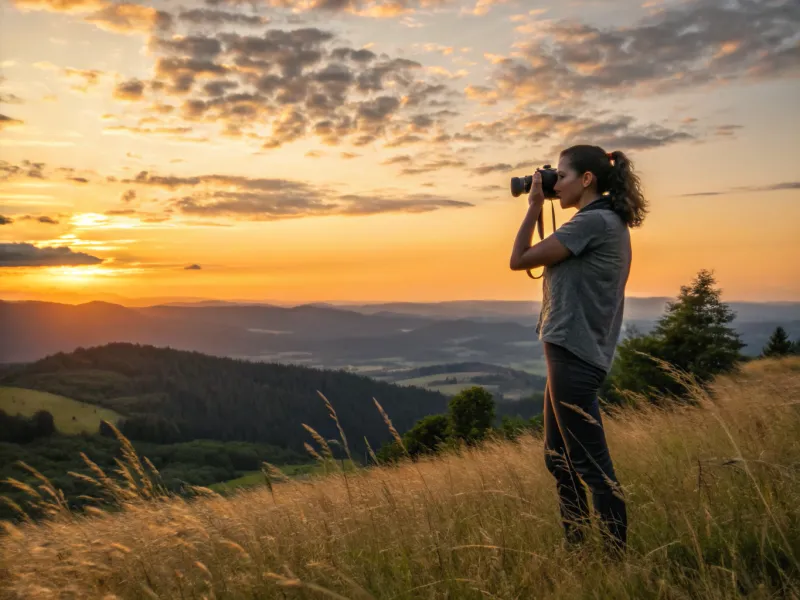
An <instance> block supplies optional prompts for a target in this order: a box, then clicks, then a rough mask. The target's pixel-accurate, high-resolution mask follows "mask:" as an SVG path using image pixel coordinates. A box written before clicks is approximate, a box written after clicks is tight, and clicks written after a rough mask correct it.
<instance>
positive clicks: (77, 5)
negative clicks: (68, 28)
mask: <svg viewBox="0 0 800 600" xmlns="http://www.w3.org/2000/svg"><path fill="white" fill-rule="evenodd" d="M11 3H12V4H13V5H14V6H16V7H17V8H21V9H23V10H47V11H51V12H82V11H90V10H96V9H98V8H101V7H103V6H105V5H106V4H107V0H11Z"/></svg>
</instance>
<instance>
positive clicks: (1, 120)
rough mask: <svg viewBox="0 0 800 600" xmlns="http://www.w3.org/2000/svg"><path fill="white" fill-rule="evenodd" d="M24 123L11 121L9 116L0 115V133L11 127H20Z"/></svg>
mask: <svg viewBox="0 0 800 600" xmlns="http://www.w3.org/2000/svg"><path fill="white" fill-rule="evenodd" d="M23 123H24V121H20V120H19V119H13V118H11V117H9V116H6V115H2V114H0V131H3V130H5V129H10V128H12V127H20V126H21V125H22V124H23Z"/></svg>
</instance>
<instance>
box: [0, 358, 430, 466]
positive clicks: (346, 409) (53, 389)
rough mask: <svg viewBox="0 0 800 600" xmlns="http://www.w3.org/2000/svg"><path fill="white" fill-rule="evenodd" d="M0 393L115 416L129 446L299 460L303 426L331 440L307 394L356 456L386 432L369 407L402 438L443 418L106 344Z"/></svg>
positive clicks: (385, 401)
mask: <svg viewBox="0 0 800 600" xmlns="http://www.w3.org/2000/svg"><path fill="white" fill-rule="evenodd" d="M0 385H7V386H16V387H21V388H28V389H34V390H41V391H46V392H50V393H53V394H59V395H63V396H66V397H68V398H72V399H74V400H79V401H83V402H88V403H91V404H94V405H97V406H102V407H105V408H108V409H111V410H113V411H116V412H118V413H120V414H122V415H123V416H124V417H125V419H123V421H122V422H121V425H120V427H121V428H122V430H123V431H124V432H125V433H126V435H128V436H129V437H131V438H132V439H134V440H145V441H152V442H159V443H169V442H179V441H189V440H193V439H212V440H221V441H230V440H238V441H247V442H263V443H269V444H272V445H275V446H280V447H285V448H292V449H296V450H300V451H303V443H304V442H305V441H306V440H307V435H306V433H305V431H304V429H303V427H302V424H303V423H306V424H308V425H310V426H311V427H314V428H315V429H317V430H318V431H319V432H320V433H321V434H322V435H324V436H326V437H328V438H330V437H335V436H336V434H337V432H336V428H335V426H334V425H333V424H332V423H331V420H330V418H329V417H328V411H327V409H326V407H325V405H324V403H323V401H322V399H321V398H320V397H319V395H318V394H317V391H320V392H322V393H323V394H325V395H326V396H327V397H328V399H329V400H330V401H331V403H332V404H333V405H334V407H335V409H336V411H337V412H338V414H339V418H340V419H341V422H342V425H343V426H344V427H346V428H347V429H348V431H350V432H352V446H353V447H354V448H355V449H356V451H358V452H360V453H362V454H363V453H364V452H365V451H366V446H365V442H364V438H365V437H366V438H367V439H368V440H369V442H370V443H371V444H372V445H373V447H376V448H377V447H379V446H380V445H381V444H382V443H383V442H385V441H387V440H388V439H389V432H388V431H387V430H386V427H385V425H384V423H383V420H382V418H381V416H380V414H379V413H378V411H377V409H376V408H375V405H374V403H373V398H376V399H377V400H378V401H379V402H380V403H381V404H382V405H383V407H384V408H385V409H386V410H388V411H390V412H391V413H392V415H393V418H394V419H395V426H396V427H397V428H398V429H399V430H400V431H405V430H406V429H408V428H409V427H411V425H413V424H414V422H416V421H417V420H418V419H419V418H421V417H423V416H425V415H429V414H436V413H440V412H444V411H445V410H446V397H445V396H443V395H441V394H438V393H435V392H432V391H428V390H423V389H419V388H410V387H399V386H395V385H392V384H390V383H386V382H379V381H376V380H374V379H370V378H367V377H364V376H360V375H355V374H352V373H346V372H341V371H325V370H319V369H311V368H307V367H301V366H294V365H279V364H267V363H254V362H247V361H242V360H234V359H229V358H219V357H213V356H207V355H203V354H199V353H196V352H184V351H178V350H173V349H168V348H155V347H152V346H141V345H134V344H109V345H106V346H99V347H93V348H88V349H79V350H76V351H75V352H72V353H69V354H56V355H53V356H50V357H47V358H45V359H42V360H40V361H37V362H35V363H33V364H30V365H24V366H21V367H18V368H16V369H14V370H12V371H10V372H6V373H5V374H4V375H2V376H0Z"/></svg>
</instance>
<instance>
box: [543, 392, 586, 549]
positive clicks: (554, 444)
mask: <svg viewBox="0 0 800 600" xmlns="http://www.w3.org/2000/svg"><path fill="white" fill-rule="evenodd" d="M544 464H545V465H546V466H547V469H548V470H549V471H550V472H551V473H552V474H553V476H554V477H555V478H556V490H557V491H558V505H559V510H560V512H561V523H562V525H563V527H564V535H565V537H566V539H567V542H569V543H571V544H577V543H580V542H582V541H583V539H584V537H585V527H586V525H588V523H589V504H588V502H587V500H586V490H585V489H584V487H583V483H582V482H581V481H580V478H579V477H578V473H577V471H575V469H574V468H573V466H572V463H571V462H570V460H569V456H568V454H567V449H566V446H565V445H564V438H563V436H562V435H561V430H560V429H559V428H558V422H557V421H556V417H555V413H554V412H553V405H552V396H551V395H550V385H549V383H548V385H546V386H545V389H544Z"/></svg>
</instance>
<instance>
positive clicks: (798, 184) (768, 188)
mask: <svg viewBox="0 0 800 600" xmlns="http://www.w3.org/2000/svg"><path fill="white" fill-rule="evenodd" d="M786 190H800V181H785V182H782V183H772V184H769V185H751V186H745V187H735V188H730V189H727V190H723V191H717V192H693V193H691V194H682V196H684V197H690V196H724V195H727V194H750V193H755V192H779V191H786Z"/></svg>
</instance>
